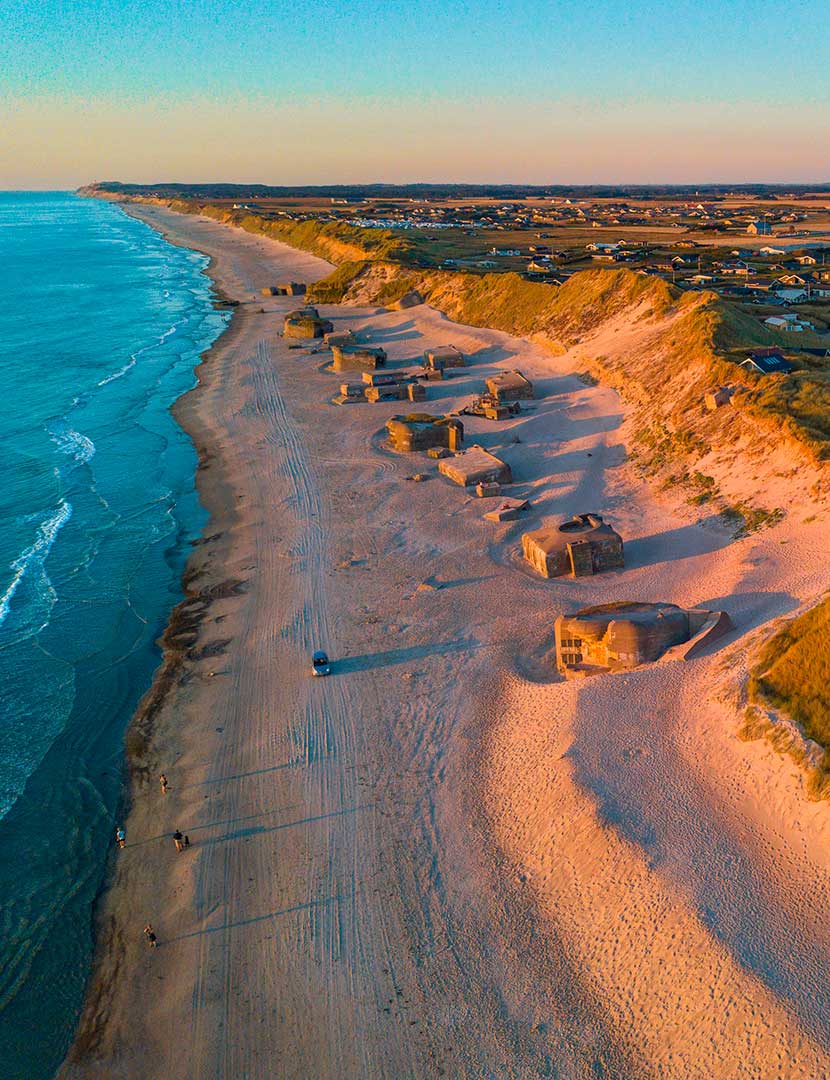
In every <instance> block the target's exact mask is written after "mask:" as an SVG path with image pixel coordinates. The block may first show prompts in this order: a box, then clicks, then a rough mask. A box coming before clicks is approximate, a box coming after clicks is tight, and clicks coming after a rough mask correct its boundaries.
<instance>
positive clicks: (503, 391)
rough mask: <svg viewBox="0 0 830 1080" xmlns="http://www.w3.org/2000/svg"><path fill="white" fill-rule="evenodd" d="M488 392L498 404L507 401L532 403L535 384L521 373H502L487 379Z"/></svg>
mask: <svg viewBox="0 0 830 1080" xmlns="http://www.w3.org/2000/svg"><path fill="white" fill-rule="evenodd" d="M487 392H488V393H489V394H490V395H491V396H492V397H493V399H494V400H495V401H496V402H497V403H498V404H503V403H504V402H507V401H532V400H533V383H532V382H531V381H530V379H526V378H525V377H524V375H522V373H521V371H502V372H500V373H499V374H498V375H492V376H491V377H490V378H489V379H487Z"/></svg>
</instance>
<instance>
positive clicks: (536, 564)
mask: <svg viewBox="0 0 830 1080" xmlns="http://www.w3.org/2000/svg"><path fill="white" fill-rule="evenodd" d="M522 551H523V552H524V557H525V560H526V561H527V562H529V563H530V565H531V566H532V567H533V569H534V570H536V571H537V572H538V573H540V574H541V575H542V577H546V578H553V577H565V576H567V575H569V574H570V575H571V576H572V577H590V576H591V575H592V574H600V573H602V572H603V571H604V570H621V569H622V568H623V566H624V565H625V558H624V552H623V542H622V537H621V536H620V534H619V533H618V532H616V531H615V530H614V529H612V528H611V526H610V525H609V524H608V523H607V522H605V521H603V519H602V517H601V516H600V515H599V514H576V515H575V516H574V517H572V518H570V519H569V520H568V521H563V522H562V523H561V524H560V525H557V526H555V527H554V528H547V529H535V530H534V531H533V532H527V533H525V534H524V536H523V537H522Z"/></svg>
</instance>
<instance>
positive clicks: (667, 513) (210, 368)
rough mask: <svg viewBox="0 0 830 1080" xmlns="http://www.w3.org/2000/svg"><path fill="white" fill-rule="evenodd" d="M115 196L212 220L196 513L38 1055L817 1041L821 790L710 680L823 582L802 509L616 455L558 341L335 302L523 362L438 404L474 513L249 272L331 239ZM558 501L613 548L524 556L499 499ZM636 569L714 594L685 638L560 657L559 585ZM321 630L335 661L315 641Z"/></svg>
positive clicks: (820, 1055) (246, 1057)
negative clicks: (698, 492)
mask: <svg viewBox="0 0 830 1080" xmlns="http://www.w3.org/2000/svg"><path fill="white" fill-rule="evenodd" d="M129 212H131V213H134V214H136V215H137V216H140V217H142V218H143V219H144V220H146V221H148V222H150V223H151V224H152V225H153V226H154V227H157V228H161V229H163V230H164V231H165V233H166V235H167V236H168V238H169V239H171V241H173V242H176V243H181V244H184V245H186V246H188V247H192V248H195V249H198V250H201V251H204V252H206V253H207V254H208V255H210V256H211V258H212V264H211V270H210V272H211V274H212V276H213V277H214V279H215V280H216V282H217V284H218V287H219V289H220V290H221V291H222V293H224V294H225V295H227V296H229V297H233V298H235V299H237V300H239V301H241V304H240V306H239V307H237V308H236V309H235V313H234V317H233V320H232V324H231V326H230V329H229V330H228V331H227V332H226V333H225V334H224V335H223V336H222V337H221V338H220V339H219V341H218V342H217V344H216V345H215V346H214V347H213V349H212V350H211V351H210V353H209V354H208V356H207V358H206V361H205V363H204V365H203V366H202V368H201V369H200V371H199V376H200V385H199V387H198V389H197V390H195V391H193V392H192V393H191V394H189V395H187V396H186V398H184V399H183V400H182V402H181V403H180V404H179V407H178V415H179V417H180V419H181V422H182V423H183V425H184V426H185V427H186V428H187V430H188V431H189V432H190V433H191V435H192V436H193V438H194V440H195V442H196V444H197V446H198V447H199V450H200V455H201V463H202V464H201V467H200V471H199V477H198V481H199V489H200V492H201V494H202V497H203V499H204V502H205V504H206V506H207V507H208V509H209V511H210V514H211V520H210V524H209V527H208V529H207V531H206V535H205V538H204V541H203V542H202V543H201V544H200V545H199V546H198V548H197V549H196V550H195V552H194V556H193V558H192V560H191V563H190V566H189V571H188V575H187V579H186V584H187V589H188V593H189V595H190V598H191V599H190V600H189V602H187V603H186V605H185V608H184V610H182V609H180V610H179V612H178V613H177V616H176V617H175V618H174V620H173V623H172V629H171V631H170V632H169V635H168V646H169V648H168V652H167V663H166V666H165V668H164V669H163V671H162V673H161V675H160V678H159V680H158V681H157V685H156V687H155V689H154V691H153V692H151V694H150V695H149V697H148V699H147V701H146V702H145V707H144V710H143V713H142V714H140V715H139V717H138V718H137V721H136V724H135V725H134V728H133V730H132V733H131V736H130V738H131V739H132V740H133V742H134V743H135V742H136V741H138V742H146V743H147V746H148V749H147V751H146V753H145V756H144V758H142V759H141V761H142V764H141V767H140V768H136V769H134V770H133V775H132V785H131V786H132V791H131V804H132V805H131V811H130V814H129V817H128V820H127V838H128V844H127V850H126V851H125V852H123V853H119V857H118V859H117V860H116V861H115V865H114V870H113V874H112V880H111V883H110V887H109V889H108V890H107V892H106V893H105V894H104V896H103V898H102V901H101V905H100V910H99V913H98V933H99V937H98V941H99V947H98V954H97V963H96V968H95V971H94V974H93V977H92V980H91V986H90V992H89V996H88V1000H87V1004H86V1008H85V1011H84V1015H83V1017H82V1021H81V1025H80V1030H79V1034H78V1038H77V1040H76V1043H75V1045H74V1046H73V1048H72V1051H71V1053H70V1055H69V1058H68V1059H67V1062H66V1064H65V1066H64V1069H63V1072H62V1075H63V1076H64V1077H113V1076H118V1077H124V1078H132V1077H135V1078H147V1077H161V1076H165V1077H177V1078H190V1077H193V1078H196V1077H199V1078H216V1077H226V1078H229V1080H230V1078H233V1080H236V1078H242V1077H247V1078H254V1077H277V1076H279V1077H297V1078H300V1077H370V1076H371V1077H375V1076H377V1077H403V1076H413V1077H414V1076H419V1077H421V1076H424V1077H431V1076H440V1075H447V1076H470V1077H473V1076H475V1077H479V1076H494V1075H503V1076H509V1077H528V1076H560V1077H589V1076H596V1075H603V1076H610V1077H626V1078H628V1077H640V1076H642V1077H646V1076H655V1075H659V1076H666V1077H678V1078H680V1077H684V1078H686V1077H698V1076H699V1077H704V1076H705V1077H709V1076H717V1077H783V1076H787V1077H791V1076H792V1077H822V1076H826V1075H828V1074H829V1073H830V1049H829V1048H830V1008H828V1006H830V963H828V960H830V929H828V927H830V919H828V914H830V896H829V895H828V880H829V879H828V869H830V865H829V864H830V813H828V808H827V806H826V805H825V804H816V803H810V802H808V801H807V799H806V796H805V794H804V790H803V779H802V777H801V776H800V774H799V773H798V772H797V771H796V770H795V768H794V767H793V766H792V765H791V764H790V763H789V762H787V761H785V760H784V759H782V758H780V757H778V756H777V755H776V754H774V753H773V752H772V751H771V750H770V749H769V748H768V747H767V745H766V744H764V743H743V742H740V741H739V740H738V739H737V737H736V729H737V724H738V717H737V714H736V712H735V708H734V705H732V704H730V703H729V700H728V698H727V697H726V696H725V695H724V693H723V691H722V687H723V686H724V684H725V682H726V681H727V680H728V679H729V678H730V677H734V674H735V673H736V672H739V671H740V669H741V665H742V664H743V663H744V644H745V642H746V640H747V636H748V635H749V636H751V635H752V633H753V632H755V631H757V628H759V627H761V626H762V625H764V624H765V623H767V622H768V621H769V620H771V619H774V618H777V617H779V616H782V615H785V614H787V613H788V612H792V611H794V610H796V609H797V607H798V606H799V605H800V604H802V603H805V602H807V601H809V600H811V599H813V598H814V597H816V596H817V595H819V593H820V592H821V591H822V590H823V589H824V588H826V587H827V586H828V584H829V583H830V581H828V579H829V578H830V573H828V569H827V567H826V558H825V553H826V536H827V515H826V510H822V509H821V508H812V509H811V510H810V511H809V513H808V511H807V510H806V509H805V510H802V511H798V510H795V509H794V510H793V511H792V512H791V513H790V514H788V516H787V518H786V519H785V520H784V522H783V523H782V524H780V525H778V526H776V527H775V528H773V529H769V530H767V531H765V532H763V533H758V534H755V535H753V536H750V537H747V538H744V539H742V540H738V541H735V540H732V539H731V538H730V536H729V534H728V532H726V531H724V529H723V528H721V527H720V526H719V525H718V523H717V522H716V521H714V520H712V519H711V518H708V517H707V516H706V514H705V513H704V512H703V511H701V509H700V508H693V507H689V506H687V505H685V504H684V503H683V502H682V496H681V495H680V494H679V493H673V492H666V493H662V494H661V495H660V496H659V497H658V496H657V495H656V494H655V493H654V492H653V491H651V490H649V488H648V487H647V486H646V485H645V484H644V483H643V482H642V481H641V480H639V479H638V478H637V477H636V476H635V474H634V472H633V470H632V469H631V468H630V466H629V465H628V464H627V463H626V453H625V446H624V442H623V436H624V432H625V420H626V409H625V408H624V406H623V405H622V404H621V402H620V399H619V397H618V396H617V394H616V393H615V392H614V391H612V390H611V389H609V388H607V387H603V386H587V385H585V384H584V383H582V382H581V381H580V380H579V379H577V378H576V377H575V376H574V375H573V374H572V372H573V371H574V370H576V368H575V363H574V358H573V357H571V356H569V355H565V356H562V357H556V358H553V357H551V356H550V355H549V354H548V353H546V352H545V351H543V350H542V349H540V348H538V347H537V346H534V345H533V344H530V343H528V342H526V341H522V340H519V339H516V338H511V337H509V336H507V335H505V334H502V333H499V332H496V331H490V330H483V329H474V328H470V327H463V326H458V325H456V324H453V323H451V322H449V321H448V320H446V319H445V318H444V317H443V316H442V315H441V314H440V313H438V312H436V311H434V310H431V309H430V308H428V307H425V306H420V307H417V308H414V309H409V310H407V311H402V312H387V311H383V310H380V309H365V308H362V309H361V308H335V307H332V308H324V309H323V310H324V311H325V312H326V313H327V314H328V315H329V316H330V317H331V318H332V319H333V320H334V323H335V327H336V328H337V329H346V328H349V327H351V328H353V329H355V330H360V331H362V332H363V333H364V334H366V335H368V336H369V338H370V339H371V341H372V342H373V343H376V344H382V345H383V346H384V348H385V349H387V351H388V352H389V355H390V358H391V360H392V361H393V362H395V361H404V360H412V361H413V362H414V360H415V358H416V357H418V356H419V355H420V354H421V352H422V351H423V349H424V348H426V347H429V346H437V345H442V344H446V343H448V342H452V343H454V344H456V345H457V346H459V347H460V348H461V349H462V350H463V351H465V352H466V353H468V354H470V356H471V366H470V367H469V368H467V369H465V370H463V371H460V372H459V373H458V374H457V375H456V377H455V378H453V379H451V380H447V381H446V382H444V383H438V384H432V385H431V386H430V388H429V394H430V400H429V401H428V402H427V403H425V405H424V406H420V405H419V406H417V408H418V409H421V408H425V409H429V410H430V411H443V410H447V409H449V408H450V407H455V406H457V405H458V404H460V403H461V402H463V401H465V400H467V399H469V397H470V396H471V395H472V394H473V393H474V392H476V391H477V390H478V389H479V388H480V386H481V383H482V381H483V378H484V376H485V375H486V374H489V373H491V372H494V371H496V370H499V369H504V368H513V367H518V368H520V369H521V370H522V371H523V372H524V373H525V374H526V375H528V376H529V377H530V378H532V379H533V381H534V384H535V386H536V389H537V395H538V398H539V400H537V401H536V402H535V403H534V405H533V407H532V408H531V409H530V410H528V411H526V412H525V413H523V414H522V416H520V417H519V418H517V419H515V420H513V421H510V422H508V423H505V424H499V425H496V424H489V423H488V422H487V421H483V420H472V419H469V420H468V419H467V418H465V424H466V427H467V439H466V441H467V443H468V445H469V444H471V443H473V442H481V443H482V445H484V446H486V447H487V448H489V449H491V450H494V451H495V452H501V453H502V454H503V456H504V457H505V459H506V460H508V461H509V462H510V463H511V465H512V466H513V469H514V474H515V476H516V479H517V483H516V485H515V493H517V494H522V495H523V496H524V497H527V498H530V499H531V500H532V508H531V511H530V514H529V515H528V518H527V520H526V521H522V522H516V523H505V524H502V525H495V524H493V523H492V522H487V521H484V520H483V518H482V515H483V513H484V512H485V510H486V509H488V506H487V505H486V503H485V501H484V500H478V499H475V498H474V497H473V496H472V495H471V493H469V492H467V491H464V490H462V489H461V488H459V487H456V486H454V485H451V484H450V483H449V482H448V481H446V480H445V479H444V478H443V477H439V476H438V474H437V470H436V468H435V463H434V462H427V459H425V458H424V457H423V456H421V455H413V456H412V457H406V456H400V457H399V456H395V455H393V454H391V453H390V452H388V451H387V450H386V449H385V448H384V446H383V440H382V437H381V433H382V429H383V425H384V423H385V420H386V419H387V418H388V417H389V416H390V415H393V414H394V413H395V412H401V411H406V406H405V405H403V404H401V403H394V402H390V403H382V404H377V405H354V406H343V407H338V406H335V405H332V404H331V403H330V399H331V397H332V395H333V394H334V393H335V392H336V388H337V385H338V384H339V383H340V382H341V381H343V380H342V378H341V377H339V376H335V375H333V374H331V373H329V372H326V371H325V370H324V367H325V364H326V363H327V360H328V356H327V354H318V355H311V354H309V352H308V350H306V349H290V348H289V347H288V344H287V343H286V342H285V341H284V340H283V339H282V338H281V337H280V336H279V330H280V329H281V324H282V314H283V313H284V312H285V311H286V310H288V309H289V308H290V307H294V306H296V303H297V301H296V300H295V299H291V298H285V299H283V298H269V299H267V300H263V299H262V297H261V296H260V295H259V293H260V289H261V288H262V287H263V286H265V285H270V284H273V283H275V282H277V281H280V280H288V279H294V280H298V279H299V280H307V281H309V280H313V279H315V278H318V277H321V276H323V275H324V274H325V273H326V272H327V271H328V269H329V268H328V266H327V265H326V264H325V263H323V262H322V261H321V260H318V259H314V258H312V257H310V256H307V255H303V254H302V253H298V252H296V251H292V250H291V249H288V248H286V247H284V246H283V245H280V244H277V243H275V242H272V241H268V240H265V239H262V238H258V237H253V236H249V235H247V234H245V233H243V232H241V231H240V230H236V229H231V228H227V227H225V226H221V225H218V224H216V223H213V222H209V221H207V220H204V219H198V218H193V217H183V216H180V215H176V214H173V213H171V212H170V211H166V210H163V209H160V208H150V207H141V208H137V207H132V208H130V211H129ZM262 307H265V308H266V312H265V313H264V314H263V313H260V309H261V308H262ZM781 464H782V463H781V462H775V461H772V462H770V463H769V468H768V472H769V477H768V478H767V479H766V480H765V484H766V490H767V491H769V492H770V493H771V496H770V497H771V498H772V497H773V494H774V495H775V500H774V501H775V502H776V504H777V503H780V504H781V505H784V504H785V498H786V489H787V480H786V479H785V478H784V479H782V478H781V477H779V478H778V480H776V478H775V473H776V471H777V472H778V473H781V474H782V475H783V473H784V472H786V469H782V468H781ZM763 467H764V466H763V463H762V465H761V466H756V465H754V466H753V477H752V478H751V481H752V484H754V485H756V486H757V483H758V476H759V472H758V469H759V468H761V470H762V471H763ZM415 472H425V473H426V474H427V476H428V479H427V481H426V482H424V483H415V482H412V481H410V480H407V479H406V477H407V476H409V475H411V474H413V473H415ZM762 479H763V477H762ZM731 480H732V485H733V487H734V486H735V483H736V482H735V478H734V476H733V477H732V478H731ZM776 483H777V485H778V490H776V488H775V484H776ZM779 495H780V498H778V496H779ZM586 510H596V511H599V512H601V513H604V514H606V515H607V516H608V518H609V519H610V520H611V521H612V522H613V523H614V525H615V526H616V527H617V528H618V529H619V531H620V532H621V533H622V535H623V536H624V537H625V539H626V545H627V547H626V550H627V569H626V570H625V571H624V572H621V573H616V572H615V573H611V574H607V575H601V576H600V577H598V578H595V579H582V580H580V581H571V580H560V581H556V582H550V581H543V580H541V579H539V578H537V577H535V576H534V575H533V573H532V572H531V571H530V570H529V568H527V567H526V566H525V565H524V564H523V563H522V561H521V552H520V537H521V533H522V532H523V531H525V530H526V529H527V528H532V527H538V525H539V524H541V523H542V522H544V521H549V520H553V519H558V518H562V517H565V516H568V515H570V514H572V513H576V512H583V511H586ZM632 597H636V598H638V599H643V600H668V601H673V602H676V603H681V604H687V605H692V604H702V605H705V606H711V607H721V606H722V607H724V608H726V609H727V610H728V611H729V612H730V614H731V615H732V617H733V620H734V622H735V624H736V630H735V632H734V633H733V634H732V635H731V636H730V637H729V638H728V639H726V641H724V642H722V643H718V645H717V646H713V647H712V648H711V649H710V651H709V652H708V653H707V654H706V655H704V656H702V657H701V658H700V659H697V660H695V661H692V662H689V663H686V664H683V663H674V664H663V665H657V666H655V667H653V668H651V669H648V670H643V671H638V672H634V673H631V674H628V675H621V676H613V677H607V678H597V679H593V680H587V681H586V682H584V683H581V684H574V683H566V682H564V681H561V680H560V679H558V677H557V676H556V675H555V668H554V666H553V665H552V660H551V649H552V626H553V620H554V618H555V616H556V615H557V614H558V613H560V612H561V611H562V610H565V609H566V608H568V607H571V606H583V605H585V604H589V603H598V602H602V601H604V600H608V599H622V598H632ZM315 648H324V649H326V650H327V651H328V652H329V654H330V656H331V657H332V658H333V660H334V662H335V669H334V674H333V675H332V677H330V678H327V679H313V678H311V677H310V665H309V658H310V654H311V652H312V650H313V649H315ZM162 771H164V772H165V773H166V774H167V777H168V779H169V782H170V791H169V792H168V794H167V795H165V796H163V795H162V794H161V792H160V790H159V784H158V779H157V778H158V774H159V773H160V772H162ZM177 827H178V828H180V829H181V830H182V831H183V832H184V833H187V834H188V836H189V837H190V840H191V845H192V846H191V847H190V848H189V849H188V850H187V851H186V852H184V853H182V854H177V853H176V851H175V850H174V845H173V841H172V833H173V832H174V830H175V829H176V828H177ZM148 920H149V921H150V922H152V923H153V926H154V927H155V930H156V933H157V935H158V938H159V942H160V948H159V949H157V950H155V951H151V950H149V949H148V948H147V946H146V943H145V942H144V940H143V936H142V927H143V926H144V924H145V923H146V922H147V921H148Z"/></svg>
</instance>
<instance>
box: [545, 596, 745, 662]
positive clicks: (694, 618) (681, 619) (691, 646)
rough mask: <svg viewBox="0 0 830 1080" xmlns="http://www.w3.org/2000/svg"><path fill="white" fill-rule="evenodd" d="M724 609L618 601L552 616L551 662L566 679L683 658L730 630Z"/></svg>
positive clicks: (688, 656)
mask: <svg viewBox="0 0 830 1080" xmlns="http://www.w3.org/2000/svg"><path fill="white" fill-rule="evenodd" d="M731 627H732V620H731V619H730V618H729V616H728V615H727V613H726V612H725V611H709V610H707V609H705V608H691V609H687V608H680V607H677V605H676V604H645V603H640V602H637V601H630V600H625V601H620V602H618V603H613V604H601V605H600V606H599V607H587V608H583V609H582V610H581V611H577V612H575V613H574V614H573V615H561V616H560V617H559V618H558V619H557V620H556V627H555V633H556V666H557V667H558V668H559V670H560V671H561V672H562V674H563V675H566V676H568V677H571V678H572V677H575V676H577V677H578V676H582V675H597V674H602V673H603V672H611V671H625V670H626V669H628V668H635V667H638V666H639V665H640V664H650V663H654V661H655V660H659V659H661V658H662V657H665V658H667V659H668V658H671V659H682V660H688V659H691V657H692V656H695V655H697V653H698V652H699V651H700V650H701V649H702V648H703V646H704V645H705V644H706V643H708V642H710V641H714V640H715V639H717V638H718V637H720V636H721V635H722V634H725V633H726V632H727V630H729V629H731Z"/></svg>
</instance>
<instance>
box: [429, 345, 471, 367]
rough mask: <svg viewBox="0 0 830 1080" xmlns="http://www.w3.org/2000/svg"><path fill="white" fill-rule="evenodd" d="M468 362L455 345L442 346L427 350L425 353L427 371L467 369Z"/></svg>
mask: <svg viewBox="0 0 830 1080" xmlns="http://www.w3.org/2000/svg"><path fill="white" fill-rule="evenodd" d="M466 366H467V361H466V360H465V359H464V353H462V352H461V351H460V350H459V349H456V347H455V345H441V346H439V347H438V348H437V349H427V350H426V351H425V352H424V367H425V368H427V369H432V370H434V369H436V368H440V370H441V371H443V370H444V369H445V368H457V367H466Z"/></svg>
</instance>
